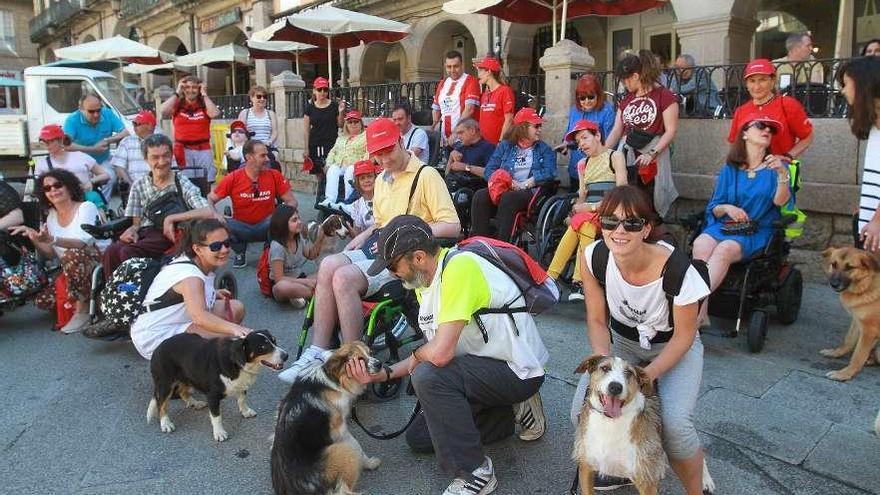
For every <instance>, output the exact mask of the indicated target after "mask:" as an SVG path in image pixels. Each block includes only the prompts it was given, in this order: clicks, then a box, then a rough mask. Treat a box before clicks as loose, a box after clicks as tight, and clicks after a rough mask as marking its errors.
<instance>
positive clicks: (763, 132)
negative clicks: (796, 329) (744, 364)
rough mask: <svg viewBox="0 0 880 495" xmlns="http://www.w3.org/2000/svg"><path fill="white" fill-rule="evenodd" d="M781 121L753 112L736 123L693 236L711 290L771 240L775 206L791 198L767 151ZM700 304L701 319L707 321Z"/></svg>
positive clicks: (785, 177) (785, 174)
mask: <svg viewBox="0 0 880 495" xmlns="http://www.w3.org/2000/svg"><path fill="white" fill-rule="evenodd" d="M779 129H780V124H779V123H778V122H776V121H775V120H773V119H770V118H768V117H763V116H760V115H758V114H753V115H752V116H750V117H749V118H748V119H746V123H745V124H744V125H743V126H742V127H741V128H740V130H739V135H738V137H737V139H736V140H735V141H734V142H733V144H732V145H731V147H730V153H729V154H728V155H727V164H726V165H725V166H724V167H723V168H722V169H721V173H720V174H719V176H718V181H717V182H716V184H715V191H714V193H713V194H712V198H711V199H710V200H709V204H708V205H707V206H706V216H705V218H706V226H705V227H704V228H703V231H702V233H701V234H700V235H699V236H698V237H697V238H696V240H694V248H693V257H694V259H700V260H703V261H706V262H707V264H708V265H709V278H710V281H711V287H710V289H711V290H713V291H714V290H715V289H716V288H717V287H718V286H719V285H720V284H721V282H722V281H723V280H724V277H725V275H726V274H727V271H728V269H729V268H730V265H731V264H733V263H736V262H737V261H741V260H747V259H749V258H751V257H753V256H755V255H756V254H758V253H760V252H761V250H763V249H764V247H765V246H766V245H767V243H769V242H770V239H771V237H772V235H773V222H774V220H777V219H779V218H780V216H781V214H780V211H779V207H780V206H782V205H784V204H786V203H788V201H789V200H790V199H791V197H792V195H791V185H790V183H791V180H790V177H789V171H788V167H787V166H786V164H784V163H783V162H782V161H780V160H779V157H778V156H776V155H773V154H772V153H771V152H770V141H771V139H772V137H773V134H775V133H776V132H778V131H779ZM708 306H709V305H708V304H704V305H703V306H702V308H701V312H700V320H699V321H700V324H701V325H706V324H708V316H707V309H708Z"/></svg>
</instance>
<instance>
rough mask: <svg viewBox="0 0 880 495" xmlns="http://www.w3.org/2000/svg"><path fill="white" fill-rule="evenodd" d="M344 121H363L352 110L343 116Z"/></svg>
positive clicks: (359, 115)
mask: <svg viewBox="0 0 880 495" xmlns="http://www.w3.org/2000/svg"><path fill="white" fill-rule="evenodd" d="M345 120H363V117H362V116H361V113H360V112H359V111H357V110H352V111H350V112H348V113H347V114H345Z"/></svg>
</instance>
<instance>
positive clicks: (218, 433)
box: [214, 428, 229, 442]
mask: <svg viewBox="0 0 880 495" xmlns="http://www.w3.org/2000/svg"><path fill="white" fill-rule="evenodd" d="M227 438H229V433H226V430H224V429H223V428H217V429H215V430H214V440H217V441H218V442H222V441H224V440H226V439H227Z"/></svg>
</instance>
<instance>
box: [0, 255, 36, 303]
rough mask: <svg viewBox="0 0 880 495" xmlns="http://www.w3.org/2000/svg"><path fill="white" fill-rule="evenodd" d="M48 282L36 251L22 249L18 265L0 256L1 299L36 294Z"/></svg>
mask: <svg viewBox="0 0 880 495" xmlns="http://www.w3.org/2000/svg"><path fill="white" fill-rule="evenodd" d="M47 283H48V277H47V276H46V272H45V271H43V268H42V266H40V264H39V262H38V261H37V256H36V255H35V254H34V253H31V252H28V251H25V250H24V249H21V257H20V258H19V261H18V263H17V264H16V265H10V264H8V263H7V262H6V261H4V259H3V258H0V301H2V300H6V299H12V298H18V297H24V296H28V295H30V294H35V293H37V292H39V291H40V290H42V289H43V287H45V286H46V284H47Z"/></svg>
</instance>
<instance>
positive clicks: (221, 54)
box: [175, 43, 251, 94]
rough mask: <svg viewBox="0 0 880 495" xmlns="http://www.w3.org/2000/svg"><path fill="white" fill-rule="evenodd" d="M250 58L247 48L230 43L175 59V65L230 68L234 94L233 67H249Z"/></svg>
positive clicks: (234, 92) (233, 92)
mask: <svg viewBox="0 0 880 495" xmlns="http://www.w3.org/2000/svg"><path fill="white" fill-rule="evenodd" d="M250 62H251V57H250V54H249V53H248V50H247V48H245V47H243V46H241V45H236V44H234V43H230V44H228V45H223V46H218V47H214V48H208V49H207V50H200V51H197V52H193V53H190V54H189V55H182V56H180V57H177V61H176V62H175V64H177V65H186V66H190V67H196V66H199V65H206V66H208V67H212V68H214V69H222V68H224V67H232V94H236V88H235V67H236V66H237V65H239V64H241V65H250Z"/></svg>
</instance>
